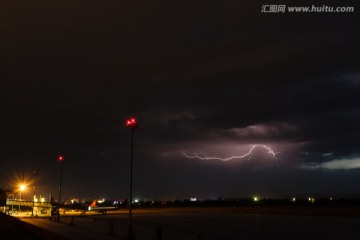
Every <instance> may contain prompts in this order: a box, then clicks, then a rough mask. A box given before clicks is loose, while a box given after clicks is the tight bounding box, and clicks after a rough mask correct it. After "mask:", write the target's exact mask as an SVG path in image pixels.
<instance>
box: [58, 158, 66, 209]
mask: <svg viewBox="0 0 360 240" xmlns="http://www.w3.org/2000/svg"><path fill="white" fill-rule="evenodd" d="M58 160H59V162H60V183H59V200H58V205H59V209H60V201H61V183H62V172H63V163H64V161H65V159H64V157H63V156H61V155H60V156H59V157H58Z"/></svg>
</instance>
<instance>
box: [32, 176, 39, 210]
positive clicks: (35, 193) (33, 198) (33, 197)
mask: <svg viewBox="0 0 360 240" xmlns="http://www.w3.org/2000/svg"><path fill="white" fill-rule="evenodd" d="M37 174H38V172H37V171H36V170H35V171H34V194H33V207H32V213H31V216H34V207H35V197H36V195H35V194H36V175H37Z"/></svg>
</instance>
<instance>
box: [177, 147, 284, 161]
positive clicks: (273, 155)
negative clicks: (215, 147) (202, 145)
mask: <svg viewBox="0 0 360 240" xmlns="http://www.w3.org/2000/svg"><path fill="white" fill-rule="evenodd" d="M258 147H263V148H265V149H266V150H267V154H269V155H270V157H271V158H274V159H276V155H277V154H278V153H280V152H275V151H274V150H272V149H271V148H270V147H268V146H265V145H253V146H251V148H250V149H249V151H248V152H247V153H244V154H243V155H239V156H231V157H227V158H220V157H208V156H206V155H205V156H204V157H202V156H199V155H198V154H197V153H194V155H188V154H186V153H185V152H184V151H183V155H184V156H185V157H187V158H196V159H200V160H219V161H224V162H227V161H230V160H233V159H246V160H250V159H251V157H252V153H253V151H254V149H255V148H258Z"/></svg>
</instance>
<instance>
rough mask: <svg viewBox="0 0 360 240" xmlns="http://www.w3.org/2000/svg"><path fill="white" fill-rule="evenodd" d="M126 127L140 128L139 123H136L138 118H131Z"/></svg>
mask: <svg viewBox="0 0 360 240" xmlns="http://www.w3.org/2000/svg"><path fill="white" fill-rule="evenodd" d="M126 126H127V127H137V126H138V122H137V121H136V118H133V117H132V118H129V119H128V120H126Z"/></svg>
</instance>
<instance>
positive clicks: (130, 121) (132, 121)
mask: <svg viewBox="0 0 360 240" xmlns="http://www.w3.org/2000/svg"><path fill="white" fill-rule="evenodd" d="M126 126H127V127H129V128H131V153H130V194H129V233H128V239H129V240H133V239H135V234H134V231H133V229H132V171H133V152H134V130H135V129H137V128H138V127H139V123H138V122H137V121H136V119H135V118H130V119H128V120H126Z"/></svg>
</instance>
